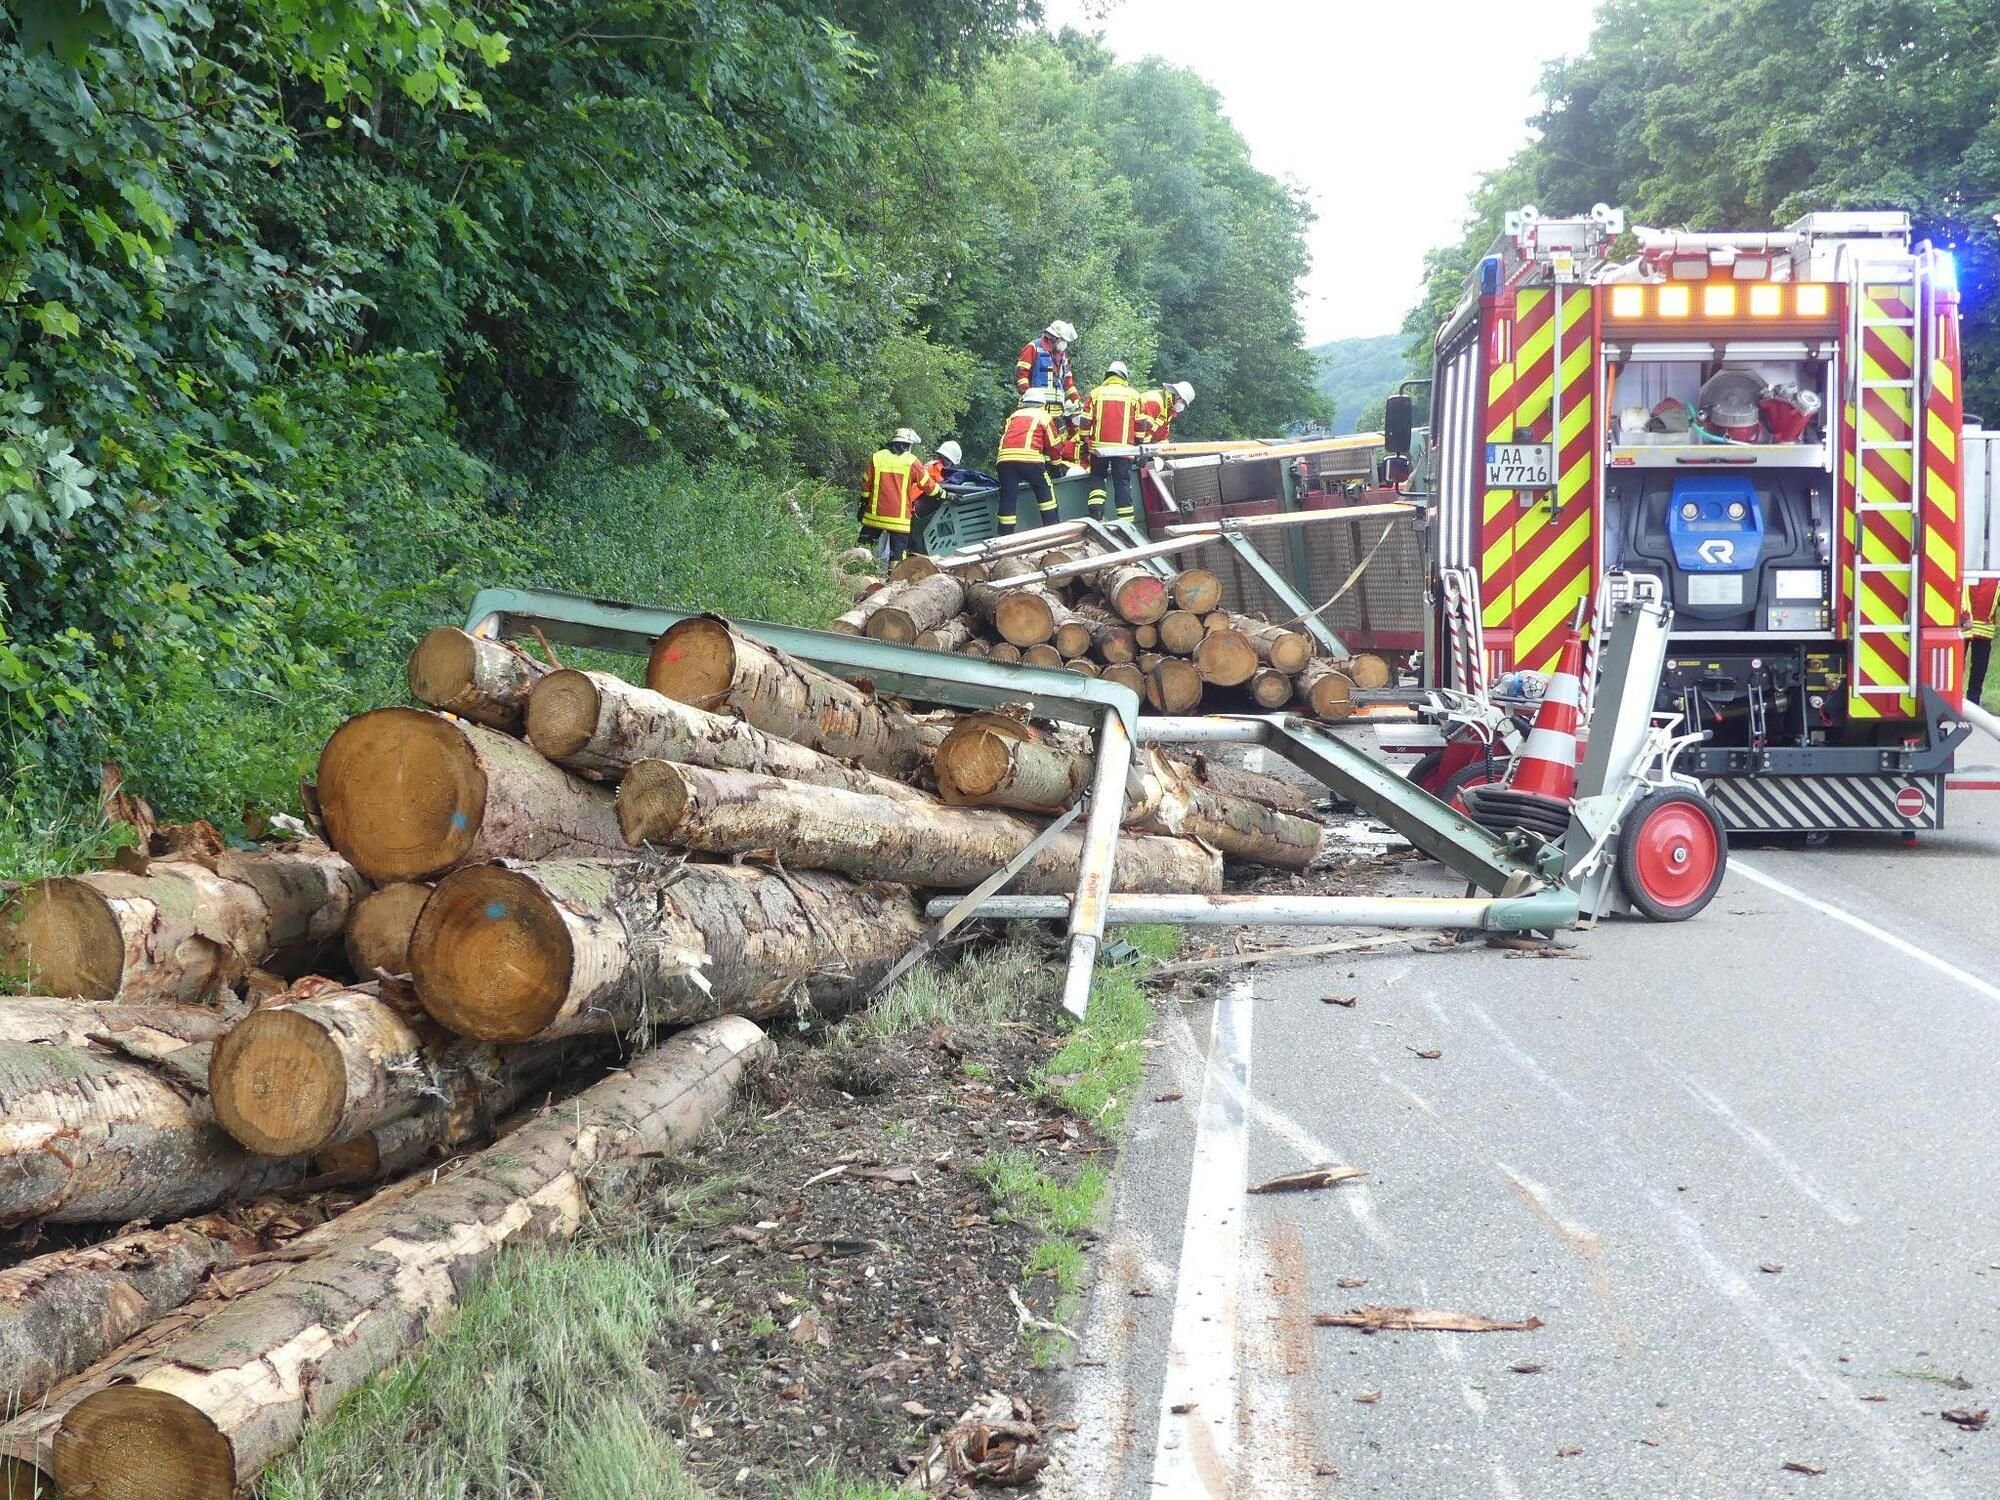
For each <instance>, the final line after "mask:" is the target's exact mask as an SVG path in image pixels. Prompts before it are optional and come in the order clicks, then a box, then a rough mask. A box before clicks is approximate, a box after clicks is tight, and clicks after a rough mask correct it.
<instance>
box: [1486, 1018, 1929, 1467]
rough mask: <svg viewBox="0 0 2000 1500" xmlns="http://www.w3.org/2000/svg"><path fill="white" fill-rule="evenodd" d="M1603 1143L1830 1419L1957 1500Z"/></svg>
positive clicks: (1490, 1022)
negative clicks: (1860, 1407)
mask: <svg viewBox="0 0 2000 1500" xmlns="http://www.w3.org/2000/svg"><path fill="white" fill-rule="evenodd" d="M1466 1010H1467V1011H1468V1012H1469V1013H1470V1014H1471V1015H1472V1017H1473V1018H1474V1019H1475V1020H1477V1021H1478V1022H1479V1023H1480V1025H1482V1026H1484V1027H1485V1028H1486V1029H1487V1031H1489V1032H1491V1033H1492V1035H1493V1038H1494V1040H1495V1041H1496V1042H1498V1043H1499V1045H1500V1049H1501V1051H1503V1052H1504V1053H1506V1054H1507V1056H1508V1058H1509V1059H1510V1060H1511V1061H1512V1062H1513V1063H1514V1065H1515V1066H1516V1067H1518V1068H1520V1069H1521V1071H1522V1072H1524V1073H1526V1074H1527V1075H1528V1076H1529V1077H1530V1078H1532V1079H1534V1081H1535V1082H1536V1083H1538V1084H1539V1085H1541V1087H1542V1088H1544V1089H1546V1090H1547V1091H1548V1092H1549V1093H1551V1094H1553V1095H1555V1097H1556V1098H1558V1099H1560V1100H1562V1102H1563V1103H1564V1104H1565V1105H1566V1106H1567V1107H1568V1109H1569V1112H1570V1114H1571V1116H1572V1117H1573V1118H1574V1119H1575V1120H1576V1122H1577V1123H1578V1124H1579V1125H1580V1126H1593V1125H1595V1124H1596V1121H1597V1114H1596V1112H1594V1111H1592V1110H1591V1109H1589V1108H1588V1107H1586V1106H1585V1104H1584V1102H1583V1100H1581V1099H1579V1098H1578V1097H1577V1096H1576V1095H1575V1094H1574V1093H1572V1092H1571V1091H1570V1090H1569V1088H1568V1087H1567V1086H1566V1085H1564V1084H1563V1083H1562V1082H1561V1081H1560V1080H1558V1079H1557V1078H1556V1077H1555V1076H1554V1075H1553V1074H1551V1073H1550V1072H1549V1071H1548V1069H1546V1068H1544V1067H1543V1066H1542V1065H1541V1063H1539V1062H1538V1061H1536V1060H1535V1058H1534V1057H1533V1056H1532V1055H1531V1054H1530V1053H1528V1052H1527V1051H1526V1050H1525V1049H1524V1048H1522V1047H1521V1046H1520V1045H1519V1044H1518V1043H1517V1042H1515V1040H1514V1039H1513V1037H1511V1036H1510V1035H1508V1034H1507V1032H1506V1031H1505V1030H1503V1029H1502V1028H1501V1026H1500V1024H1499V1023H1498V1022H1497V1021H1495V1020H1494V1019H1493V1017H1492V1016H1490V1015H1488V1014H1487V1013H1486V1009H1485V1007H1483V1006H1481V1005H1479V1004H1478V1003H1476V1002H1473V1003H1469V1004H1468V1005H1467V1006H1466ZM1597 1139H1598V1142H1599V1144H1600V1146H1601V1148H1602V1149H1603V1151H1604V1153H1605V1155H1606V1156H1608V1157H1609V1158H1611V1160H1612V1161H1613V1162H1615V1163H1616V1164H1617V1165H1618V1166H1619V1167H1620V1168H1621V1169H1622V1170H1623V1172H1624V1174H1625V1176H1626V1177H1627V1178H1628V1180H1630V1181H1631V1182H1633V1183H1634V1184H1637V1185H1638V1186H1639V1189H1640V1191H1641V1192H1643V1193H1644V1194H1645V1196H1646V1200H1647V1201H1648V1202H1649V1203H1651V1204H1652V1206H1653V1208H1654V1209H1655V1211H1657V1212H1658V1213H1659V1214H1660V1215H1661V1216H1662V1217H1664V1218H1665V1219H1666V1220H1667V1222H1668V1223H1669V1224H1670V1225H1672V1227H1673V1230H1674V1232H1675V1234H1677V1235H1678V1236H1679V1237H1680V1239H1681V1241H1682V1243H1683V1244H1685V1245H1686V1247H1687V1249H1688V1251H1689V1253H1690V1254H1691V1255H1692V1256H1693V1258H1694V1260H1695V1263H1696V1265H1697V1266H1698V1267H1699V1268H1700V1270H1701V1272H1702V1275H1703V1276H1704V1277H1705V1278H1706V1279H1707V1281H1708V1283H1709V1285H1711V1286H1712V1287H1714V1288H1715V1289H1716V1290H1717V1291H1718V1292H1720V1293H1721V1294H1722V1295H1723V1296H1724V1297H1726V1298H1728V1299H1729V1301H1730V1302H1731V1303H1733V1304H1734V1305H1735V1306H1736V1307H1737V1308H1738V1309H1739V1310H1740V1311H1741V1312H1742V1314H1743V1316H1744V1317H1745V1319H1746V1320H1747V1321H1748V1322H1749V1323H1750V1324H1751V1325H1752V1326H1753V1327H1754V1328H1755V1329H1756V1330H1757V1332H1758V1333H1759V1334H1761V1335H1762V1336H1763V1338H1764V1341H1765V1343H1766V1344H1768V1345H1769V1346H1770V1348H1771V1352H1772V1353H1773V1354H1775V1355H1776V1356H1777V1357H1778V1359H1779V1360H1780V1361H1782V1362H1783V1363H1784V1365H1785V1366H1786V1368H1788V1369H1789V1370H1791V1372H1792V1373H1793V1374H1794V1375H1795V1376H1797V1377H1798V1379H1799V1380H1800V1382H1801V1383H1802V1384H1804V1385H1806V1386H1807V1387H1809V1388H1810V1389H1811V1390H1812V1391H1813V1392H1814V1393H1815V1394H1816V1395H1818V1396H1819V1397H1820V1398H1821V1399H1822V1400H1823V1401H1825V1402H1826V1403H1827V1409H1828V1411H1829V1412H1830V1413H1831V1414H1834V1415H1835V1416H1836V1417H1837V1418H1838V1419H1839V1420H1840V1422H1841V1423H1842V1425H1843V1426H1845V1427H1846V1428H1847V1429H1848V1430H1849V1431H1850V1432H1852V1433H1853V1434H1854V1435H1855V1436H1856V1437H1858V1438H1860V1439H1861V1440H1862V1441H1864V1442H1866V1443H1867V1444H1868V1445H1869V1446H1870V1447H1871V1448H1873V1449H1874V1450H1875V1456H1876V1457H1877V1458H1878V1459H1880V1460H1881V1462H1882V1463H1883V1464H1884V1465H1885V1466H1886V1467H1887V1468H1888V1470H1889V1472H1890V1473H1891V1474H1894V1475H1895V1476H1896V1477H1897V1478H1898V1479H1900V1480H1902V1481H1903V1482H1905V1483H1907V1484H1908V1485H1909V1487H1910V1492H1911V1493H1912V1494H1916V1495H1923V1496H1926V1497H1929V1500H1951V1495H1952V1493H1953V1492H1952V1490H1951V1488H1950V1487H1949V1486H1948V1485H1946V1484H1945V1483H1944V1482H1943V1481H1942V1480H1940V1479H1939V1478H1938V1476H1937V1471H1936V1470H1935V1469H1934V1468H1933V1467H1932V1466H1931V1465H1930V1464H1929V1463H1928V1462H1927V1461H1926V1460H1925V1459H1924V1458H1923V1457H1921V1456H1920V1455H1919V1454H1918V1453H1917V1451H1916V1450H1914V1449H1912V1448H1911V1447H1910V1446H1909V1445H1908V1444H1907V1443H1905V1442H1903V1441H1902V1439H1901V1438H1899V1437H1898V1436H1897V1435H1896V1433H1894V1432H1893V1431H1891V1430H1889V1429H1888V1428H1887V1427H1886V1426H1885V1425H1884V1424H1883V1423H1882V1422H1881V1421H1880V1420H1879V1419H1877V1418H1876V1417H1874V1416H1873V1415H1872V1414H1869V1413H1863V1412H1860V1411H1857V1410H1856V1409H1855V1406H1854V1391H1853V1386H1852V1384H1851V1382H1846V1381H1843V1380H1841V1379H1840V1378H1839V1377H1838V1376H1837V1375H1835V1374H1833V1373H1832V1372H1831V1371H1829V1370H1827V1369H1826V1368H1825V1367H1824V1366H1823V1364H1822V1363H1821V1362H1820V1360H1819V1358H1818V1356H1817V1355H1815V1353H1814V1351H1813V1348H1812V1346H1811V1345H1810V1344H1809V1343H1807V1342H1806V1341H1805V1340H1804V1339H1801V1338H1800V1337H1799V1336H1798V1335H1797V1334H1795V1333H1794V1332H1793V1331H1792V1328H1791V1325H1790V1323H1788V1322H1787V1321H1786V1319H1785V1316H1784V1314H1782V1313H1780V1312H1778V1311H1777V1310H1776V1309H1775V1308H1773V1307H1771V1305H1770V1304H1769V1303H1767V1302H1766V1301H1765V1300H1764V1299H1763V1297H1762V1296H1760V1295H1759V1294H1758V1292H1757V1291H1756V1289H1755V1288H1753V1287H1752V1286H1751V1285H1750V1283H1749V1282H1748V1281H1746V1280H1745V1279H1744V1278H1743V1276H1742V1274H1741V1273H1739V1272H1738V1271H1737V1270H1736V1269H1735V1268H1734V1267H1733V1266H1731V1265H1730V1264H1729V1263H1728V1262H1727V1261H1725V1260H1724V1259H1723V1258H1722V1257H1721V1256H1720V1255H1718V1254H1717V1253H1716V1251H1715V1248H1714V1247H1713V1246H1712V1245H1710V1244H1709V1242H1708V1237H1707V1236H1706V1235H1705V1234H1703V1233H1702V1230H1701V1225H1700V1224H1699V1223H1698V1222H1697V1221H1696V1220H1695V1217H1694V1215H1692V1214H1690V1213H1689V1212H1688V1211H1687V1210H1686V1209H1685V1208H1683V1207H1682V1206H1681V1205H1680V1204H1679V1203H1676V1202H1674V1201H1672V1200H1671V1199H1669V1198H1668V1197H1667V1196H1666V1195H1665V1194H1663V1193H1661V1192H1660V1191H1659V1190H1658V1189H1657V1188H1654V1187H1652V1186H1650V1185H1649V1184H1648V1183H1647V1181H1646V1178H1645V1176H1644V1174H1643V1172H1642V1171H1641V1169H1640V1167H1639V1164H1638V1163H1637V1162H1635V1161H1633V1160H1632V1159H1631V1158H1630V1157H1629V1156H1627V1155H1626V1153H1625V1152H1624V1151H1623V1150H1621V1149H1620V1148H1619V1146H1618V1145H1617V1143H1616V1142H1615V1140H1614V1139H1613V1138H1612V1137H1611V1136H1610V1135H1609V1134H1608V1133H1606V1132H1602V1131H1599V1132H1598V1134H1597Z"/></svg>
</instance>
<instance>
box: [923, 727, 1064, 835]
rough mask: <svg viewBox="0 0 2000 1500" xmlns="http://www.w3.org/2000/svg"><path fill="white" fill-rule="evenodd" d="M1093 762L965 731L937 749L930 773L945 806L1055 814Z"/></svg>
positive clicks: (984, 732)
mask: <svg viewBox="0 0 2000 1500" xmlns="http://www.w3.org/2000/svg"><path fill="white" fill-rule="evenodd" d="M1095 764H1096V762H1095V759H1094V758H1093V757H1092V756H1090V755H1087V754H1081V753H1078V752H1076V751H1073V750H1063V749H1058V748H1055V747H1053V746H1047V745H1036V744H1026V743H1022V742H1019V741H1013V740H1008V739H1004V738H1002V737H1001V736H999V735H997V734H994V733H993V732H992V731H990V730H987V729H984V728H979V727H968V728H965V729H961V730H956V731H954V732H953V733H952V734H951V735H950V736H949V737H948V738H947V739H946V740H945V742H944V743H943V744H942V745H940V746H938V752H937V758H936V760H934V761H933V762H932V770H933V772H934V773H935V775H936V776H937V784H938V795H939V797H941V798H942V799H943V800H944V802H945V804H946V805H947V806H950V807H1009V808H1013V809H1015V810H1016V811H1019V812H1033V813H1043V814H1047V813H1057V812H1061V811H1062V810H1063V809H1064V808H1066V807H1068V806H1069V805H1070V803H1072V802H1074V801H1075V800H1076V798H1077V795H1078V794H1079V793H1081V792H1082V791H1083V789H1084V788H1085V787H1087V786H1089V785H1090V777H1091V772H1092V770H1093V768H1094V767H1095Z"/></svg>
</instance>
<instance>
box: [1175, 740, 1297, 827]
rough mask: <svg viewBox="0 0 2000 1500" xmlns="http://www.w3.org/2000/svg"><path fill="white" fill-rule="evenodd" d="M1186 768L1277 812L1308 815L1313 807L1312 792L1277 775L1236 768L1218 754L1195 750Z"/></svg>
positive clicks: (1218, 789)
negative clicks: (1273, 808) (1275, 809)
mask: <svg viewBox="0 0 2000 1500" xmlns="http://www.w3.org/2000/svg"><path fill="white" fill-rule="evenodd" d="M1189 768H1190V769H1191V770H1192V771H1193V772H1194V774H1195V776H1196V777H1198V778H1199V779H1200V780H1202V781H1204V782H1206V783H1207V784H1208V785H1210V786H1212V787H1214V788H1215V789H1216V790H1217V791H1218V792H1227V793H1228V794H1229V795H1230V796H1232V797H1247V798H1249V799H1250V800H1251V801H1252V802H1261V803H1263V804H1264V805H1265V806H1266V807H1275V808H1277V809H1278V810H1279V811H1280V812H1291V813H1305V814H1307V815H1308V816H1310V815H1311V813H1312V811H1313V798H1312V794H1311V793H1310V792H1308V791H1306V790H1305V789H1304V788H1303V787H1299V786H1295V785H1293V784H1292V783H1291V782H1289V781H1285V780H1282V779H1280V778H1279V777H1276V776H1264V775H1260V774H1259V773H1258V772H1256V771H1244V770H1239V769H1238V768H1237V767H1235V766H1232V765H1228V764H1226V763H1224V762H1223V761H1222V760H1221V759H1220V758H1218V757H1217V756H1214V755H1208V754H1204V753H1202V752H1201V751H1196V752H1195V753H1194V755H1193V756H1192V757H1190V764H1189Z"/></svg>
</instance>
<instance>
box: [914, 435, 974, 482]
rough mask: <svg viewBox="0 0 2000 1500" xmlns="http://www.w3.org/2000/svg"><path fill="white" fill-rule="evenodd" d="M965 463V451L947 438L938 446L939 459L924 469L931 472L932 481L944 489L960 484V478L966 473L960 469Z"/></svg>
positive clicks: (932, 461)
mask: <svg viewBox="0 0 2000 1500" xmlns="http://www.w3.org/2000/svg"><path fill="white" fill-rule="evenodd" d="M964 462H965V450H964V449H963V448H961V447H959V446H958V444H957V443H955V442H953V441H952V440H951V439H950V438H946V439H945V440H944V441H943V442H941V443H939V444H938V445H937V457H936V458H934V459H932V460H931V461H930V462H929V463H927V464H925V465H924V467H925V468H927V469H929V470H930V471H931V479H932V480H933V481H934V482H935V483H937V484H938V485H939V486H940V487H942V486H944V485H947V484H957V483H958V482H959V479H958V476H959V475H960V474H962V473H964V472H965V471H964V469H962V468H961V467H960V465H962V464H963V463H964Z"/></svg>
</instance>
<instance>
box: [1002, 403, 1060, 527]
mask: <svg viewBox="0 0 2000 1500" xmlns="http://www.w3.org/2000/svg"><path fill="white" fill-rule="evenodd" d="M1054 396H1055V393H1054V392H1052V391H1050V390H1049V389H1047V388H1046V387H1045V386H1039V385H1031V386H1029V387H1028V389H1027V390H1025V391H1023V392H1022V393H1021V405H1020V406H1019V408H1017V409H1016V411H1015V412H1014V414H1013V415H1012V416H1011V417H1009V418H1008V419H1007V425H1006V426H1005V427H1003V428H1002V429H1001V430H1000V534H1001V535H1002V536H1012V535H1013V534H1014V527H1015V525H1016V524H1017V523H1018V521H1019V519H1020V505H1021V491H1022V490H1024V489H1026V490H1030V491H1032V492H1033V493H1034V496H1035V506H1036V510H1037V511H1038V513H1039V519H1040V524H1042V525H1044V526H1046V525H1049V524H1051V523H1052V522H1053V521H1054V520H1055V518H1056V497H1055V492H1054V491H1052V490H1051V489H1050V488H1049V472H1048V471H1049V465H1050V464H1051V463H1053V462H1054V461H1055V451H1056V431H1055V425H1054V424H1053V423H1052V422H1050V421H1049V412H1048V405H1049V402H1050V401H1051V400H1053V399H1054Z"/></svg>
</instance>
